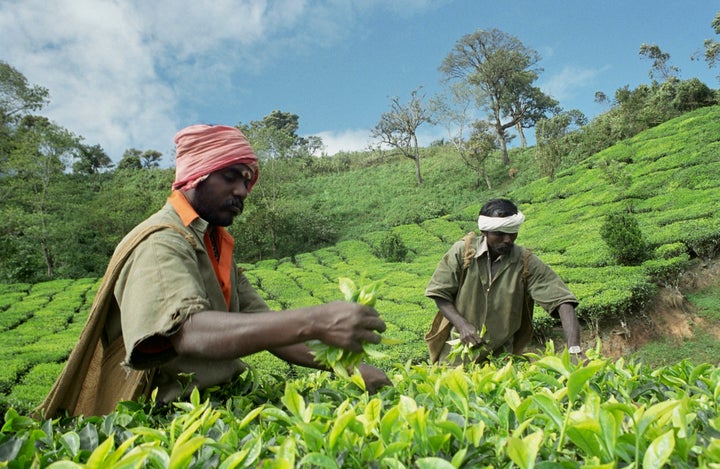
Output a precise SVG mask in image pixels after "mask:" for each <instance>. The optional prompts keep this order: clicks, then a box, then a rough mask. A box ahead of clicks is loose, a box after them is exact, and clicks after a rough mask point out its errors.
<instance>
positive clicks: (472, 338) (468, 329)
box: [457, 318, 485, 347]
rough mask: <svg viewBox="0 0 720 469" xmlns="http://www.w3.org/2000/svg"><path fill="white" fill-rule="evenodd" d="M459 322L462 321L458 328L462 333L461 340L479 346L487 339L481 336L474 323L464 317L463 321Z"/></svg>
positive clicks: (472, 345)
mask: <svg viewBox="0 0 720 469" xmlns="http://www.w3.org/2000/svg"><path fill="white" fill-rule="evenodd" d="M458 322H459V323H460V324H458V326H459V327H458V328H457V329H458V333H459V334H460V342H462V343H463V344H465V345H469V346H470V347H477V346H478V345H482V344H484V343H485V340H483V339H482V338H481V337H480V334H479V333H478V330H477V328H476V327H475V326H474V325H472V324H470V322H468V321H467V320H465V318H462V321H458Z"/></svg>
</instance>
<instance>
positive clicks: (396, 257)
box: [375, 231, 408, 262]
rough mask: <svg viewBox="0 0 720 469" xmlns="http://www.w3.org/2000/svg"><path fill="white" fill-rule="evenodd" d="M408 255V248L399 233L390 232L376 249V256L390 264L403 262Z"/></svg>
mask: <svg viewBox="0 0 720 469" xmlns="http://www.w3.org/2000/svg"><path fill="white" fill-rule="evenodd" d="M407 254H408V248H407V246H405V243H403V240H402V239H401V238H400V236H399V235H398V234H397V233H394V232H392V231H391V232H388V233H387V234H386V235H385V236H384V237H382V238H381V239H380V242H379V243H378V245H377V246H376V247H375V255H377V256H378V257H381V258H383V259H385V260H386V261H388V262H403V261H404V260H405V258H406V257H407Z"/></svg>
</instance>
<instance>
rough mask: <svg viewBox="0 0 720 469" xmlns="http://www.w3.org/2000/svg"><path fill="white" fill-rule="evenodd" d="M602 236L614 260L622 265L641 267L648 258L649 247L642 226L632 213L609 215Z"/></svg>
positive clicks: (601, 231) (602, 229) (601, 232)
mask: <svg viewBox="0 0 720 469" xmlns="http://www.w3.org/2000/svg"><path fill="white" fill-rule="evenodd" d="M600 236H602V238H603V240H604V241H605V243H606V244H607V246H608V249H609V250H610V254H611V255H612V257H613V259H615V261H616V262H617V263H618V264H620V265H640V264H641V263H642V262H643V261H644V260H646V259H647V258H648V246H647V243H646V242H645V239H644V238H643V235H642V232H641V231H640V225H638V222H637V220H636V219H635V217H633V216H632V214H630V213H612V214H609V215H607V216H606V217H605V223H604V224H603V226H602V228H601V229H600Z"/></svg>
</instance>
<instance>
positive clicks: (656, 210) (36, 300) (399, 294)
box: [0, 106, 720, 403]
mask: <svg viewBox="0 0 720 469" xmlns="http://www.w3.org/2000/svg"><path fill="white" fill-rule="evenodd" d="M718 122H720V106H715V107H710V108H704V109H700V110H697V111H694V112H691V113H688V114H685V115H683V116H681V117H679V118H676V119H674V120H672V121H669V122H666V123H664V124H662V125H659V126H657V127H655V128H653V129H650V130H648V131H645V132H642V133H641V134H638V135H637V136H635V137H633V138H631V139H629V140H626V141H623V142H620V143H619V144H617V145H615V146H613V147H611V148H608V149H607V150H605V151H603V152H601V153H598V154H596V155H593V156H592V157H589V158H587V159H585V160H583V161H581V162H579V163H577V164H575V165H573V166H572V167H570V168H565V169H563V170H561V171H560V172H559V173H558V174H557V177H556V178H555V179H553V180H550V179H548V178H538V177H537V175H536V174H534V172H533V169H532V161H531V160H532V151H533V149H532V148H531V149H526V150H522V151H514V152H513V153H512V154H511V158H512V161H513V167H515V168H516V169H517V170H518V171H517V174H516V175H515V178H510V176H509V175H508V173H507V168H506V167H504V166H502V165H500V164H497V165H495V164H494V165H491V166H489V168H488V170H489V174H490V178H491V180H492V181H494V184H495V187H494V189H493V190H489V189H487V188H486V187H482V186H479V187H477V186H476V185H475V182H476V179H477V176H476V175H475V174H473V172H472V171H469V170H467V169H466V168H464V166H463V165H462V163H461V162H460V161H459V159H458V158H457V157H456V156H453V154H452V152H451V151H450V149H449V148H445V147H431V148H428V149H425V150H424V151H425V154H424V158H423V162H422V164H423V171H424V178H425V183H424V184H423V186H422V187H417V185H415V183H414V173H413V169H412V167H411V165H412V163H411V162H409V161H403V160H400V159H397V158H394V159H390V160H383V161H378V160H377V159H376V160H372V158H379V157H382V158H387V155H384V156H383V155H380V156H379V157H378V155H366V158H367V159H366V160H365V161H364V162H362V163H363V165H358V163H357V162H356V163H354V164H355V165H356V166H357V167H356V168H350V169H341V170H338V171H335V172H333V171H326V172H324V173H320V172H318V174H315V175H314V176H312V177H307V178H305V179H304V180H298V181H294V182H291V183H289V184H288V185H287V186H285V187H284V188H283V189H282V190H283V191H287V192H288V193H292V192H294V194H295V199H294V200H295V201H296V203H297V204H300V205H303V206H305V207H310V208H311V209H312V210H315V211H317V212H318V213H324V214H326V215H327V216H328V217H329V218H330V219H333V220H336V222H338V224H339V226H342V227H343V229H342V233H341V235H340V241H338V242H337V243H335V244H332V245H329V246H327V247H324V248H322V249H317V250H313V251H310V252H304V253H298V254H296V255H293V256H288V257H284V258H281V259H270V260H264V261H260V262H254V263H243V264H242V267H243V268H244V269H245V270H246V274H247V276H248V278H249V279H250V280H251V282H253V284H254V285H255V286H256V287H257V288H258V290H259V291H260V292H261V294H262V295H263V297H264V298H266V300H267V301H268V303H269V304H270V305H271V306H272V307H274V308H278V309H279V308H293V307H300V306H305V305H310V304H318V303H321V302H326V301H333V300H337V299H340V298H341V297H342V296H341V293H340V291H339V289H338V287H337V281H338V278H339V277H349V278H351V279H353V280H355V281H362V280H363V279H365V280H367V281H370V280H381V281H382V286H381V288H380V293H379V300H378V302H377V309H378V311H379V312H380V313H381V315H382V317H383V318H384V319H385V321H386V322H387V324H388V330H387V332H386V333H385V334H386V335H387V336H389V337H394V338H397V339H400V340H402V341H403V342H402V343H401V344H400V345H393V346H386V347H384V349H385V350H384V351H386V352H387V353H388V355H389V358H388V359H387V360H386V361H384V362H382V363H380V364H381V365H383V366H385V367H390V366H392V365H393V364H398V363H406V362H408V361H410V362H415V363H421V362H423V361H424V360H425V359H426V356H427V355H426V351H425V345H424V343H423V341H422V335H423V334H424V332H425V331H426V330H427V328H428V327H429V324H430V321H431V319H432V317H433V315H434V314H435V305H434V304H433V303H432V302H431V301H429V300H428V299H427V298H425V297H424V289H425V285H426V284H427V281H428V279H429V277H430V275H431V274H432V272H433V270H434V268H435V266H436V265H437V262H438V261H439V260H440V258H441V256H442V255H443V253H444V252H445V251H446V250H447V249H448V248H449V246H450V245H451V244H452V243H453V242H454V241H456V240H458V239H460V237H461V236H462V235H463V234H464V233H465V232H467V231H469V230H473V229H476V217H477V212H478V210H479V207H480V206H481V204H482V203H483V202H484V201H485V200H487V199H489V198H491V197H496V196H505V197H508V198H511V199H513V200H514V201H516V202H517V203H518V205H519V207H520V209H521V210H522V211H523V212H524V213H525V215H526V217H527V221H526V223H525V225H524V226H523V228H522V230H521V232H520V235H519V237H518V241H517V242H518V243H519V244H522V245H524V246H526V247H529V248H531V249H532V250H533V251H534V252H535V253H536V254H537V255H538V256H540V258H541V259H543V260H544V261H545V262H546V263H548V264H549V265H551V266H552V267H553V268H554V269H555V270H556V271H557V272H558V273H559V274H560V275H561V277H562V278H563V279H564V280H565V281H566V282H567V284H568V286H569V287H570V288H571V289H572V290H573V291H574V292H575V294H576V295H577V296H578V298H579V300H580V306H579V307H578V313H579V314H580V316H581V318H582V319H583V320H584V321H585V324H586V325H587V327H588V328H589V330H590V331H595V332H597V331H598V330H599V329H600V328H601V326H602V325H603V323H604V322H608V321H613V320H617V319H618V318H619V319H621V320H627V319H629V318H632V317H633V316H634V315H638V314H640V313H641V312H642V311H643V308H644V307H645V306H646V305H647V304H648V303H649V302H650V300H651V299H653V298H655V296H656V293H657V292H658V290H659V289H660V288H662V287H666V286H667V287H674V286H677V285H678V284H679V283H680V279H681V278H682V274H683V273H684V272H685V271H686V270H687V269H689V268H690V267H691V266H692V264H693V263H694V262H696V261H697V260H704V261H710V260H711V259H714V258H715V257H716V256H717V254H718V249H719V246H720V210H719V209H718V207H720V132H718V124H717V123H718ZM252 210H253V209H252V208H251V209H249V212H250V213H252ZM618 212H621V213H632V215H633V216H634V217H635V219H636V220H637V222H638V224H639V227H640V230H641V232H642V235H643V237H644V238H645V241H646V242H647V244H648V253H647V254H648V260H646V261H644V262H643V263H641V264H640V265H636V266H623V265H617V263H616V262H615V261H614V260H613V257H612V256H611V255H610V252H609V250H608V248H607V246H606V244H605V242H604V241H603V239H602V237H601V235H600V229H601V226H602V225H603V222H604V219H605V217H606V215H608V214H612V213H618ZM236 228H241V226H240V227H236ZM391 235H392V236H395V237H396V239H398V240H399V242H400V244H401V246H402V247H404V248H405V249H406V250H407V252H406V255H405V256H404V259H403V260H401V261H389V260H387V259H386V258H385V256H384V255H383V253H382V249H381V247H382V244H383V241H384V240H386V239H388V237H389V236H391ZM96 282H97V279H93V278H90V279H79V280H56V281H52V282H44V283H39V284H34V285H33V284H13V285H0V287H1V288H0V339H2V340H0V343H2V344H3V345H2V346H0V347H2V351H3V353H2V354H0V370H2V373H0V391H1V392H2V394H3V395H4V396H6V398H7V399H10V401H25V402H30V403H32V402H37V401H38V400H39V399H41V398H42V397H43V396H44V395H45V393H46V392H47V389H49V387H50V385H51V384H52V382H53V381H54V379H55V377H56V376H57V373H58V372H59V370H60V368H61V367H62V363H63V362H64V360H65V359H66V357H67V354H68V353H69V351H70V349H71V348H72V346H73V345H74V343H75V341H76V339H77V335H78V333H79V330H80V328H81V326H82V323H83V322H84V320H85V317H86V314H87V311H88V309H89V305H90V303H91V301H92V298H93V294H94V287H96V286H97V283H96ZM536 313H537V314H536V330H537V333H538V338H539V340H541V341H542V340H543V339H545V338H547V337H548V336H549V335H550V334H551V333H552V328H553V327H554V324H552V322H550V321H549V319H548V317H547V315H545V314H543V312H542V311H539V310H537V309H536ZM584 345H586V346H592V345H593V343H592V342H587V343H585V344H584ZM248 361H250V362H251V363H252V364H253V365H255V367H256V368H258V369H261V370H264V371H265V372H267V373H273V374H280V375H284V376H291V375H292V374H293V373H297V372H298V370H293V369H289V368H288V367H287V365H285V364H284V363H279V362H278V361H277V360H276V359H274V358H273V357H271V356H268V355H267V354H266V355H263V354H259V355H257V356H253V357H251V358H250V359H249V360H248Z"/></svg>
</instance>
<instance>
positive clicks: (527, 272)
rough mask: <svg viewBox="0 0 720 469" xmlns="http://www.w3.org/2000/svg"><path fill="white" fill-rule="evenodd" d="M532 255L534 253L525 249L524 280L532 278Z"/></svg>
mask: <svg viewBox="0 0 720 469" xmlns="http://www.w3.org/2000/svg"><path fill="white" fill-rule="evenodd" d="M530 254H532V251H531V250H530V249H528V248H525V253H524V254H523V272H522V278H523V280H527V278H528V277H529V276H530V261H529V259H530Z"/></svg>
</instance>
